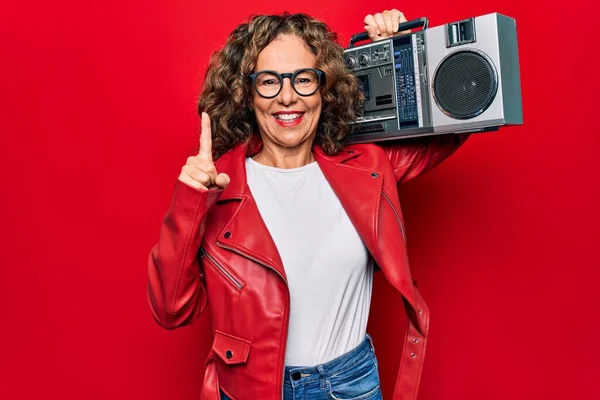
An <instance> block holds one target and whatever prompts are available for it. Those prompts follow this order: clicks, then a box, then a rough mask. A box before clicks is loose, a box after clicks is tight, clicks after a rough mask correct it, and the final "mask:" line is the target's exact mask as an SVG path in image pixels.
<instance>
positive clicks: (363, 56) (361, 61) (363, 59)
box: [358, 53, 369, 65]
mask: <svg viewBox="0 0 600 400" xmlns="http://www.w3.org/2000/svg"><path fill="white" fill-rule="evenodd" d="M358 63H359V64H360V65H367V64H369V55H368V54H367V53H362V54H361V55H360V57H359V58H358Z"/></svg>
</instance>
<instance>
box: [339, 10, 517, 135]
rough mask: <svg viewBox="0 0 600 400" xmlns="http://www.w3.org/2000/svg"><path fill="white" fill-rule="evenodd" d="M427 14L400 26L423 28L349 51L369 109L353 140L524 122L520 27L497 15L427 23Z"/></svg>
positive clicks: (350, 63) (348, 59)
mask: <svg viewBox="0 0 600 400" xmlns="http://www.w3.org/2000/svg"><path fill="white" fill-rule="evenodd" d="M427 25H428V21H427V19H426V18H421V19H417V20H412V21H408V22H405V23H402V24H400V26H399V31H403V30H407V29H413V28H416V27H421V26H422V27H423V29H422V30H419V31H415V32H411V33H407V34H404V35H399V36H394V37H392V38H389V39H384V40H379V41H376V42H372V43H369V44H365V45H361V46H356V47H354V44H355V43H356V42H358V41H362V40H365V39H367V35H366V33H361V34H357V35H354V36H352V38H351V40H350V45H349V46H350V47H349V48H347V49H346V50H344V53H345V54H344V57H345V61H346V66H347V67H348V69H349V70H351V71H352V72H353V73H354V74H355V75H356V76H357V77H358V79H359V81H360V85H361V90H362V92H363V94H364V96H365V102H364V109H363V114H362V115H361V116H360V117H359V118H358V119H357V120H355V121H353V122H352V123H351V137H350V141H351V142H354V143H361V142H374V141H381V140H392V139H399V138H405V137H412V136H426V135H437V134H446V133H465V132H480V131H489V130H496V129H498V128H499V127H501V126H504V125H516V124H522V123H523V113H522V106H521V82H520V74H519V53H518V49H517V30H516V23H515V20H514V19H513V18H510V17H507V16H505V15H502V14H498V13H493V14H487V15H483V16H479V17H474V18H469V19H465V20H461V21H457V22H452V23H448V24H445V25H442V26H437V27H433V28H428V26H427Z"/></svg>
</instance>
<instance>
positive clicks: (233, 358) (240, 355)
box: [212, 330, 252, 365]
mask: <svg viewBox="0 0 600 400" xmlns="http://www.w3.org/2000/svg"><path fill="white" fill-rule="evenodd" d="M251 345H252V344H251V343H250V342H249V341H247V340H244V339H241V338H238V337H236V336H233V335H230V334H228V333H225V332H221V331H218V330H215V340H214V342H213V346H212V350H213V352H214V353H215V354H216V355H217V356H218V357H219V358H220V359H221V360H223V361H224V362H225V363H226V364H229V365H235V364H243V363H245V362H246V361H248V355H249V354H250V347H251Z"/></svg>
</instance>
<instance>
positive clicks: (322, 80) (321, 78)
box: [248, 68, 325, 99]
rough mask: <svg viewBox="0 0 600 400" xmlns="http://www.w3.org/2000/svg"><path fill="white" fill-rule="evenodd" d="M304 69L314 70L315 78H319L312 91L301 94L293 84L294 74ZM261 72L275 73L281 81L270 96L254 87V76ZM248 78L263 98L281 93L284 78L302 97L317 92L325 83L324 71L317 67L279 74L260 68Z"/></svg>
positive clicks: (304, 69)
mask: <svg viewBox="0 0 600 400" xmlns="http://www.w3.org/2000/svg"><path fill="white" fill-rule="evenodd" d="M304 71H311V72H314V73H315V74H316V75H317V78H318V79H319V82H318V85H317V88H316V89H315V90H314V92H312V93H310V94H302V93H300V92H299V91H298V90H297V89H296V85H294V78H295V77H296V75H298V74H299V73H301V72H304ZM263 73H270V74H273V75H276V76H277V77H279V81H280V82H281V85H279V90H278V91H277V93H275V94H274V95H272V96H265V95H264V94H262V93H261V92H260V91H259V90H258V88H257V87H256V78H257V77H258V76H259V75H260V74H263ZM248 78H249V79H250V80H252V86H253V87H254V90H255V91H256V93H258V95H259V96H260V97H262V98H265V99H272V98H275V97H277V96H278V95H279V93H281V89H283V80H284V79H285V78H289V79H290V83H291V84H292V88H293V89H294V92H296V93H298V96H302V97H309V96H312V95H313V94H315V93H317V92H318V91H319V89H320V88H321V87H323V85H325V72H324V71H321V70H320V69H317V68H301V69H298V70H296V71H294V72H284V73H283V74H280V73H278V72H275V71H272V70H269V69H265V70H262V71H257V72H254V73H251V74H249V75H248Z"/></svg>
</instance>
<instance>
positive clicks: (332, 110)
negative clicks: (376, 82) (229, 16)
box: [198, 12, 364, 158]
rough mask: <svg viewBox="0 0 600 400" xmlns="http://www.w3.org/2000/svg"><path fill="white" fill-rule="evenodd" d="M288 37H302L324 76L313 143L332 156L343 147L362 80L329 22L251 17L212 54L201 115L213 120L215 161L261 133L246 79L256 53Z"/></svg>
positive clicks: (300, 16) (301, 16)
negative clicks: (348, 63)
mask: <svg viewBox="0 0 600 400" xmlns="http://www.w3.org/2000/svg"><path fill="white" fill-rule="evenodd" d="M285 34H292V35H295V36H297V37H298V38H300V39H302V40H303V41H304V42H305V43H306V45H307V46H308V48H309V49H310V51H311V52H312V53H313V54H314V55H315V56H316V59H317V61H316V65H315V67H316V68H319V69H321V70H323V71H324V72H325V75H326V80H325V85H324V87H323V88H322V89H321V95H322V98H323V106H322V111H321V117H320V119H319V125H318V127H317V135H316V138H315V140H316V141H317V143H318V144H319V145H320V146H321V147H322V148H323V151H324V152H325V153H326V154H329V155H333V154H336V153H337V152H339V151H340V150H341V149H342V147H343V146H344V143H345V139H346V138H347V136H348V131H349V122H350V121H353V120H354V119H355V118H356V117H357V116H358V115H359V114H360V112H361V110H362V102H363V100H364V96H363V94H362V92H361V91H360V89H359V82H358V79H357V78H356V77H355V76H354V75H353V74H352V73H350V72H349V71H348V70H347V68H346V66H345V63H344V49H343V48H342V47H341V46H340V45H339V44H338V43H337V42H336V41H337V35H336V34H335V33H334V32H331V31H330V29H329V27H328V26H327V25H326V24H325V23H323V22H322V21H319V20H317V19H314V18H312V17H310V16H308V15H306V14H290V13H287V12H286V13H283V14H280V15H255V16H253V17H251V18H250V20H249V21H248V22H247V23H243V24H241V25H238V26H237V27H236V28H235V29H234V30H233V32H231V34H230V35H229V37H228V38H227V42H226V43H225V46H223V48H222V49H221V50H218V51H216V52H215V53H214V54H213V55H212V56H211V60H210V65H209V68H208V70H207V71H206V76H205V79H204V85H203V88H202V94H201V97H200V101H199V105H198V111H199V113H202V111H205V112H207V113H208V114H209V115H210V117H211V121H212V132H213V152H214V157H215V158H218V157H220V156H221V155H222V154H224V153H225V152H227V151H228V150H229V149H231V148H232V147H234V146H235V145H237V144H239V143H243V142H246V141H248V140H250V138H251V137H252V134H253V133H255V132H258V125H257V123H256V118H255V117H254V111H253V109H252V91H251V85H250V82H249V79H248V75H249V74H250V73H252V72H253V71H254V68H255V66H256V60H257V58H258V54H259V53H260V52H261V51H262V50H263V49H264V48H265V47H266V46H267V45H268V44H269V43H271V42H272V41H273V40H274V39H276V38H277V37H278V36H280V35H285Z"/></svg>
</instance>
